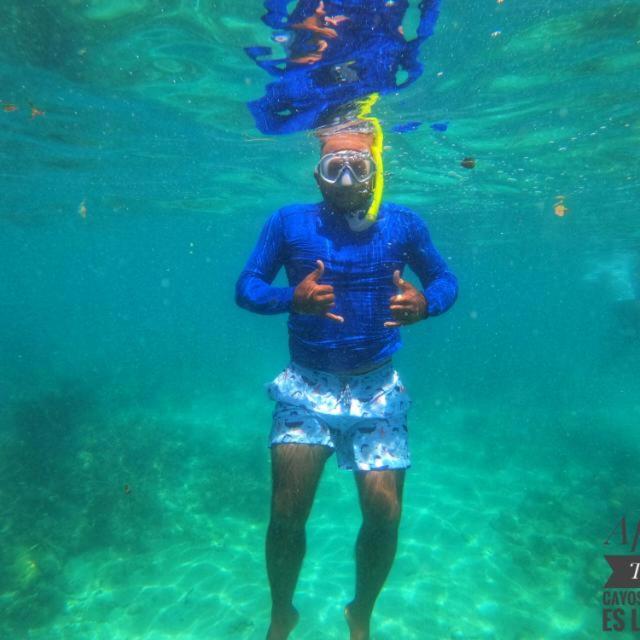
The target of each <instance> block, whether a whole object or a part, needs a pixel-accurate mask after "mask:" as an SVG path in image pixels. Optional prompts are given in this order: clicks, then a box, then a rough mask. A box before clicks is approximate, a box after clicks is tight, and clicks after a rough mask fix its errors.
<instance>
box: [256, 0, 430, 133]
mask: <svg viewBox="0 0 640 640" xmlns="http://www.w3.org/2000/svg"><path fill="white" fill-rule="evenodd" d="M289 4H290V3H289V2H287V1H286V0H270V1H268V2H265V6H266V7H267V8H268V13H267V15H266V16H265V17H264V18H263V20H264V21H265V22H266V23H267V24H268V25H269V26H271V27H273V28H274V30H275V33H274V35H273V40H274V41H275V42H277V43H278V44H281V45H283V46H284V48H285V57H283V58H271V57H270V56H271V54H272V51H271V48H269V47H261V46H260V47H247V48H246V49H245V51H246V52H247V54H248V55H249V56H250V57H251V58H252V59H253V60H254V61H255V62H256V64H258V65H259V66H260V67H262V68H263V69H264V70H265V71H267V72H268V73H269V74H270V75H272V76H273V77H274V78H275V81H274V82H271V83H269V84H268V85H267V87H266V92H265V95H264V96H263V97H262V98H260V99H259V100H254V101H252V102H250V103H249V105H248V106H249V109H250V110H251V112H252V114H253V116H254V119H255V122H256V126H257V127H258V129H260V131H261V132H262V133H266V134H280V133H291V132H293V131H304V130H309V129H315V128H317V127H320V126H323V125H325V124H327V122H330V121H332V120H333V117H334V114H335V111H336V109H338V110H340V109H341V108H342V106H343V105H344V104H345V103H349V102H351V101H353V100H356V99H360V98H364V97H365V96H368V95H371V94H372V93H380V94H384V93H388V92H392V91H393V92H395V91H397V90H398V89H402V88H403V87H405V86H407V85H409V84H411V83H412V82H414V81H415V80H416V79H417V78H418V77H419V76H420V75H421V73H422V64H421V62H420V60H419V56H418V54H419V48H420V45H421V44H422V42H424V40H426V39H427V38H428V37H429V36H430V35H431V34H432V33H433V29H434V25H435V22H436V20H437V17H438V12H439V0H423V1H422V2H420V3H419V5H418V9H419V13H420V17H419V21H418V28H417V30H416V34H415V37H414V38H413V39H407V38H405V36H404V32H403V29H402V21H403V19H404V17H405V14H406V12H407V9H408V6H409V3H408V2H406V0H403V1H400V0H398V1H394V2H390V1H388V0H386V1H385V0H349V1H347V0H333V1H329V0H325V1H324V2H323V1H319V0H299V2H298V3H297V4H296V5H295V7H294V8H293V10H292V11H291V12H290V13H289V11H288V8H289V7H288V5H289Z"/></svg>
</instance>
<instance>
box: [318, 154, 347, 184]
mask: <svg viewBox="0 0 640 640" xmlns="http://www.w3.org/2000/svg"><path fill="white" fill-rule="evenodd" d="M344 165H345V161H344V158H342V157H341V156H325V157H324V158H323V159H322V165H321V167H320V169H321V173H322V177H323V178H324V179H325V180H328V181H329V182H335V181H336V180H337V179H338V177H339V176H340V173H342V169H343V168H344Z"/></svg>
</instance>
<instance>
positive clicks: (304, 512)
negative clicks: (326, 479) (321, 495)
mask: <svg viewBox="0 0 640 640" xmlns="http://www.w3.org/2000/svg"><path fill="white" fill-rule="evenodd" d="M330 455H331V449H330V448H329V447H325V446H323V445H307V444H278V445H274V446H272V447H271V472H272V481H273V485H272V495H271V520H270V521H269V529H268V532H267V544H266V552H267V573H268V575H269V584H270V585H271V603H272V608H271V626H270V627H269V632H268V633H267V640H284V639H285V638H287V637H288V636H289V633H290V632H291V630H292V629H293V627H294V626H295V624H296V622H297V621H298V612H297V611H296V610H295V608H294V607H293V602H292V601H293V592H294V590H295V587H296V582H297V581H298V575H299V574H300V568H301V567H302V560H303V558H304V553H305V548H306V539H305V531H304V527H305V523H306V521H307V518H308V517H309V513H310V512H311V506H312V505H313V498H314V496H315V493H316V489H317V487H318V481H319V480H320V476H321V475H322V469H323V468H324V463H325V462H326V460H327V458H328V457H329V456H330Z"/></svg>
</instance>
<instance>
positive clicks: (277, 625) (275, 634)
mask: <svg viewBox="0 0 640 640" xmlns="http://www.w3.org/2000/svg"><path fill="white" fill-rule="evenodd" d="M299 617H300V614H299V613H298V612H297V611H296V609H295V607H291V609H289V610H288V611H286V612H285V613H283V614H275V613H272V614H271V626H270V627H269V631H267V640H287V638H288V637H289V634H290V633H291V631H292V630H293V628H294V627H295V626H296V625H297V624H298V618H299Z"/></svg>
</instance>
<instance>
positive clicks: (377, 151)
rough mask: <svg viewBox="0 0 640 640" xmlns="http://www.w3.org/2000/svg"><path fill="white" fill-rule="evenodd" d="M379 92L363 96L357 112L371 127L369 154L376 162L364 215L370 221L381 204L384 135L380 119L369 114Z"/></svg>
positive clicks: (373, 218)
mask: <svg viewBox="0 0 640 640" xmlns="http://www.w3.org/2000/svg"><path fill="white" fill-rule="evenodd" d="M379 97H380V94H378V93H372V94H371V95H370V96H368V97H367V98H365V99H364V100H362V101H361V102H360V103H359V106H360V111H359V112H358V116H357V117H358V119H359V120H364V121H366V122H368V123H369V124H370V125H371V127H372V128H373V143H372V145H371V155H372V157H373V161H374V162H375V164H376V175H375V178H374V183H373V200H372V201H371V204H370V205H369V209H368V211H367V215H366V216H365V217H366V219H367V220H370V221H371V222H375V220H376V218H377V217H378V211H379V210H380V205H381V204H382V191H383V189H384V169H383V166H382V143H383V140H384V136H383V133H382V126H381V125H380V121H379V120H378V118H374V117H373V116H370V115H369V114H370V113H371V109H372V108H373V105H374V104H375V103H376V102H378V98H379Z"/></svg>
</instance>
